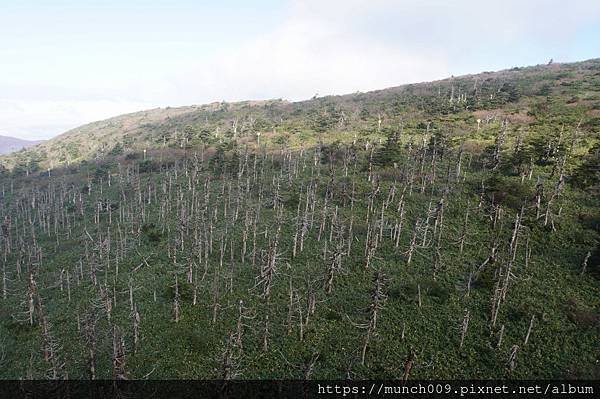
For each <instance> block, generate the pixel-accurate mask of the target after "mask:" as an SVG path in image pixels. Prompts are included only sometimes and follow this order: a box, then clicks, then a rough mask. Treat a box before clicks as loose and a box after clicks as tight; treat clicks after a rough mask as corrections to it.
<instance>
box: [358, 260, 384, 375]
mask: <svg viewBox="0 0 600 399" xmlns="http://www.w3.org/2000/svg"><path fill="white" fill-rule="evenodd" d="M387 282H388V278H387V276H386V275H385V274H383V272H381V271H380V270H377V271H376V272H375V273H374V274H373V289H372V291H371V304H370V305H369V308H368V310H367V322H366V323H365V324H362V325H359V327H360V328H364V329H366V334H365V338H364V343H363V347H362V352H361V361H360V362H361V364H362V365H364V364H365V357H366V354H367V347H368V346H369V344H370V342H371V339H372V338H373V336H374V335H375V334H376V331H377V320H378V319H379V312H380V311H381V310H382V309H383V307H384V305H385V302H386V299H387V295H386V293H385V286H386V284H387Z"/></svg>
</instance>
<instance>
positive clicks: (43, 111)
mask: <svg viewBox="0 0 600 399" xmlns="http://www.w3.org/2000/svg"><path fill="white" fill-rule="evenodd" d="M146 108H150V105H149V104H147V103H141V102H131V101H124V100H102V99H98V100H89V101H84V100H28V99H20V100H14V99H1V98H0V127H1V129H2V130H0V134H2V135H10V136H16V137H19V138H23V139H31V140H35V139H47V138H50V137H53V136H55V135H57V134H60V133H63V132H65V131H66V130H69V129H71V128H73V127H76V126H78V125H82V124H85V123H89V122H91V121H95V120H99V119H104V118H109V117H111V116H115V115H119V114H122V113H126V112H133V111H139V110H142V109H146Z"/></svg>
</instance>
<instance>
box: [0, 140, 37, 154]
mask: <svg viewBox="0 0 600 399" xmlns="http://www.w3.org/2000/svg"><path fill="white" fill-rule="evenodd" d="M42 142H43V141H42V140H23V139H18V138H16V137H9V136H0V155H4V154H10V153H11V152H16V151H20V150H22V149H24V148H29V147H33V146H34V145H38V144H40V143H42Z"/></svg>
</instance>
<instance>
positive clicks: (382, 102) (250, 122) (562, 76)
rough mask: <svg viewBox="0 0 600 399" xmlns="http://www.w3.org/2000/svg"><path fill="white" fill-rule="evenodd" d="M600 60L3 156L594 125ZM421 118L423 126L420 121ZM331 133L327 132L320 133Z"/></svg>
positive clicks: (240, 111) (16, 160) (257, 105)
mask: <svg viewBox="0 0 600 399" xmlns="http://www.w3.org/2000/svg"><path fill="white" fill-rule="evenodd" d="M599 88H600V60H599V59H594V60H589V61H583V62H578V63H571V64H551V65H543V66H535V67H527V68H513V69H510V70H505V71H500V72H484V73H481V74H477V75H466V76H461V77H453V78H450V79H445V80H441V81H436V82H430V83H420V84H409V85H403V86H399V87H394V88H389V89H384V90H378V91H373V92H368V93H355V94H348V95H343V96H328V97H323V98H317V99H312V100H308V101H302V102H297V103H288V102H286V101H281V100H271V101H256V102H250V101H248V102H241V103H212V104H208V105H202V106H190V107H180V108H166V109H165V108H159V109H154V110H147V111H141V112H136V113H133V114H128V115H121V116H118V117H115V118H111V119H107V120H104V121H99V122H94V123H91V124H88V125H84V126H81V127H79V128H76V129H73V130H71V131H69V132H66V133H64V134H63V135H60V136H58V137H56V138H54V139H52V140H49V141H48V142H46V143H43V144H42V145H40V146H38V147H35V148H34V149H31V150H29V151H25V152H24V153H21V154H18V155H13V156H10V157H3V158H2V160H1V161H2V163H3V164H4V165H6V166H7V167H9V168H12V167H14V166H16V165H21V166H25V165H31V164H32V163H33V164H36V165H37V164H39V165H40V166H42V167H43V168H44V169H45V168H47V167H53V168H56V167H59V166H61V165H68V164H70V163H73V162H78V161H81V160H90V159H96V158H98V157H100V158H101V157H103V156H104V155H107V154H113V155H118V154H121V153H127V152H129V151H139V150H142V149H153V148H161V147H163V146H166V147H172V148H178V147H179V148H184V147H188V146H190V145H192V146H193V145H196V146H197V145H199V144H202V143H205V144H214V143H222V142H223V141H231V140H232V139H234V141H237V140H241V141H242V142H248V141H250V142H255V141H256V140H257V134H261V137H262V138H261V140H262V144H277V143H273V141H277V142H278V143H281V142H283V141H285V142H286V143H287V145H288V146H290V147H292V148H299V147H301V146H306V145H310V144H311V143H312V144H314V143H316V142H317V141H319V140H324V141H330V140H336V139H341V140H344V141H348V140H354V138H355V136H357V135H358V136H359V138H360V137H362V136H365V137H366V136H368V135H369V134H372V137H370V138H371V139H375V140H376V139H378V137H383V136H384V135H381V128H382V127H383V126H399V125H400V124H402V125H403V127H404V128H406V129H412V130H415V129H423V123H425V122H426V121H427V120H433V119H437V118H439V119H441V120H446V121H452V123H453V127H454V128H455V129H458V130H459V131H463V132H466V131H467V130H472V129H473V128H476V127H477V120H478V119H479V120H480V123H479V125H480V126H485V125H486V124H487V123H489V121H490V120H494V121H497V120H499V119H504V118H507V119H508V120H509V121H511V122H512V123H513V125H515V126H520V127H524V128H526V127H529V126H535V125H536V124H537V123H538V122H540V120H541V119H543V118H545V117H546V114H548V112H549V111H552V118H553V119H554V120H555V122H556V123H564V122H569V123H572V122H573V121H576V120H580V121H581V122H582V125H583V127H584V128H588V127H589V128H590V129H592V130H595V131H596V130H597V128H598V126H600V123H599V120H600V110H599V109H598V102H599V99H600V89H599ZM424 121H425V122H424ZM323 132H328V134H327V135H322V133H323Z"/></svg>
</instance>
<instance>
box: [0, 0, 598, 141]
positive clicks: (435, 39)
mask: <svg viewBox="0 0 600 399" xmlns="http://www.w3.org/2000/svg"><path fill="white" fill-rule="evenodd" d="M125 3H126V5H124V4H125ZM597 57H600V1H598V0H569V1H565V0H556V1H553V0H546V1H541V0H539V1H538V0H520V1H516V0H501V1H485V0H478V1H475V0H473V1H471V0H457V1H451V0H395V1H394V0H304V1H302V0H296V1H274V0H267V1H258V0H256V1H245V0H238V1H226V0H219V1H201V0H189V1H187V0H165V1H163V0H156V1H155V0H143V1H142V0H126V1H125V0H103V1H89V0H62V1H61V0H37V1H34V0H0V135H10V136H15V137H20V138H27V139H42V138H49V137H52V136H55V135H57V134H60V133H62V132H64V131H66V130H68V129H70V128H73V127H76V126H79V125H81V124H83V123H87V122H92V121H95V120H99V119H104V118H107V117H110V116H115V115H119V114H122V113H126V112H132V111H137V110H143V109H148V108H154V107H165V106H179V105H191V104H203V103H207V102H212V101H220V100H226V101H236V100H247V99H268V98H284V99H288V100H302V99H306V98H309V97H312V96H313V95H314V94H316V93H319V95H326V94H344V93H351V92H355V91H357V90H360V91H368V90H373V89H380V88H385V87H389V86H396V85H399V84H403V83H411V82H420V81H427V80H434V79H441V78H444V77H447V76H450V75H461V74H465V73H477V72H481V71H490V70H498V69H505V68H510V67H514V66H526V65H535V64H540V63H546V62H547V61H548V60H549V59H550V58H554V60H555V61H564V62H567V61H580V60H585V59H589V58H597Z"/></svg>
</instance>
